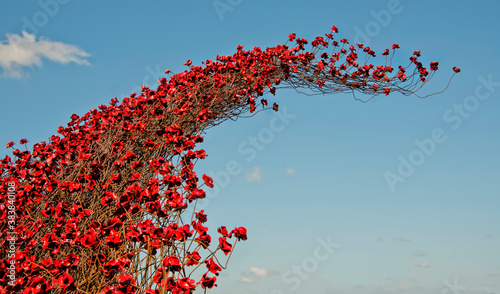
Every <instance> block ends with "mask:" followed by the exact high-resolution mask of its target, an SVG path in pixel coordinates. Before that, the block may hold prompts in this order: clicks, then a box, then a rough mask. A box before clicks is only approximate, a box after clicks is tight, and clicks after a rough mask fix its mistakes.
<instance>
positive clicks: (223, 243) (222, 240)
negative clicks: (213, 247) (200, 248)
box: [219, 237, 233, 255]
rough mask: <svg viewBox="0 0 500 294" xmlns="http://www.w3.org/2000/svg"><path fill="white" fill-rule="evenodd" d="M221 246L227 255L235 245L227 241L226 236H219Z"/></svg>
mask: <svg viewBox="0 0 500 294" xmlns="http://www.w3.org/2000/svg"><path fill="white" fill-rule="evenodd" d="M219 247H220V249H222V251H223V252H224V254H225V255H227V254H228V253H229V252H231V250H232V249H233V245H231V244H230V243H229V242H227V240H226V237H219Z"/></svg>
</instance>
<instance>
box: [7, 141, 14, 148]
mask: <svg viewBox="0 0 500 294" xmlns="http://www.w3.org/2000/svg"><path fill="white" fill-rule="evenodd" d="M14 144H15V143H14V141H10V142H9V143H7V148H10V147H12V146H14Z"/></svg>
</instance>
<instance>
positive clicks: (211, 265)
mask: <svg viewBox="0 0 500 294" xmlns="http://www.w3.org/2000/svg"><path fill="white" fill-rule="evenodd" d="M205 263H206V264H207V269H208V270H209V271H210V272H211V273H212V274H215V275H216V276H218V275H219V272H220V271H221V270H222V268H221V267H220V266H219V265H218V264H217V263H216V262H215V261H214V258H213V257H210V259H209V260H205Z"/></svg>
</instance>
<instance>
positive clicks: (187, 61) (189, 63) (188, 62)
mask: <svg viewBox="0 0 500 294" xmlns="http://www.w3.org/2000/svg"><path fill="white" fill-rule="evenodd" d="M191 64H192V62H191V60H186V62H184V65H187V66H190V65H191Z"/></svg>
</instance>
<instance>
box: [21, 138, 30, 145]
mask: <svg viewBox="0 0 500 294" xmlns="http://www.w3.org/2000/svg"><path fill="white" fill-rule="evenodd" d="M26 143H28V140H27V139H21V141H19V144H21V145H23V144H26Z"/></svg>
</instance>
